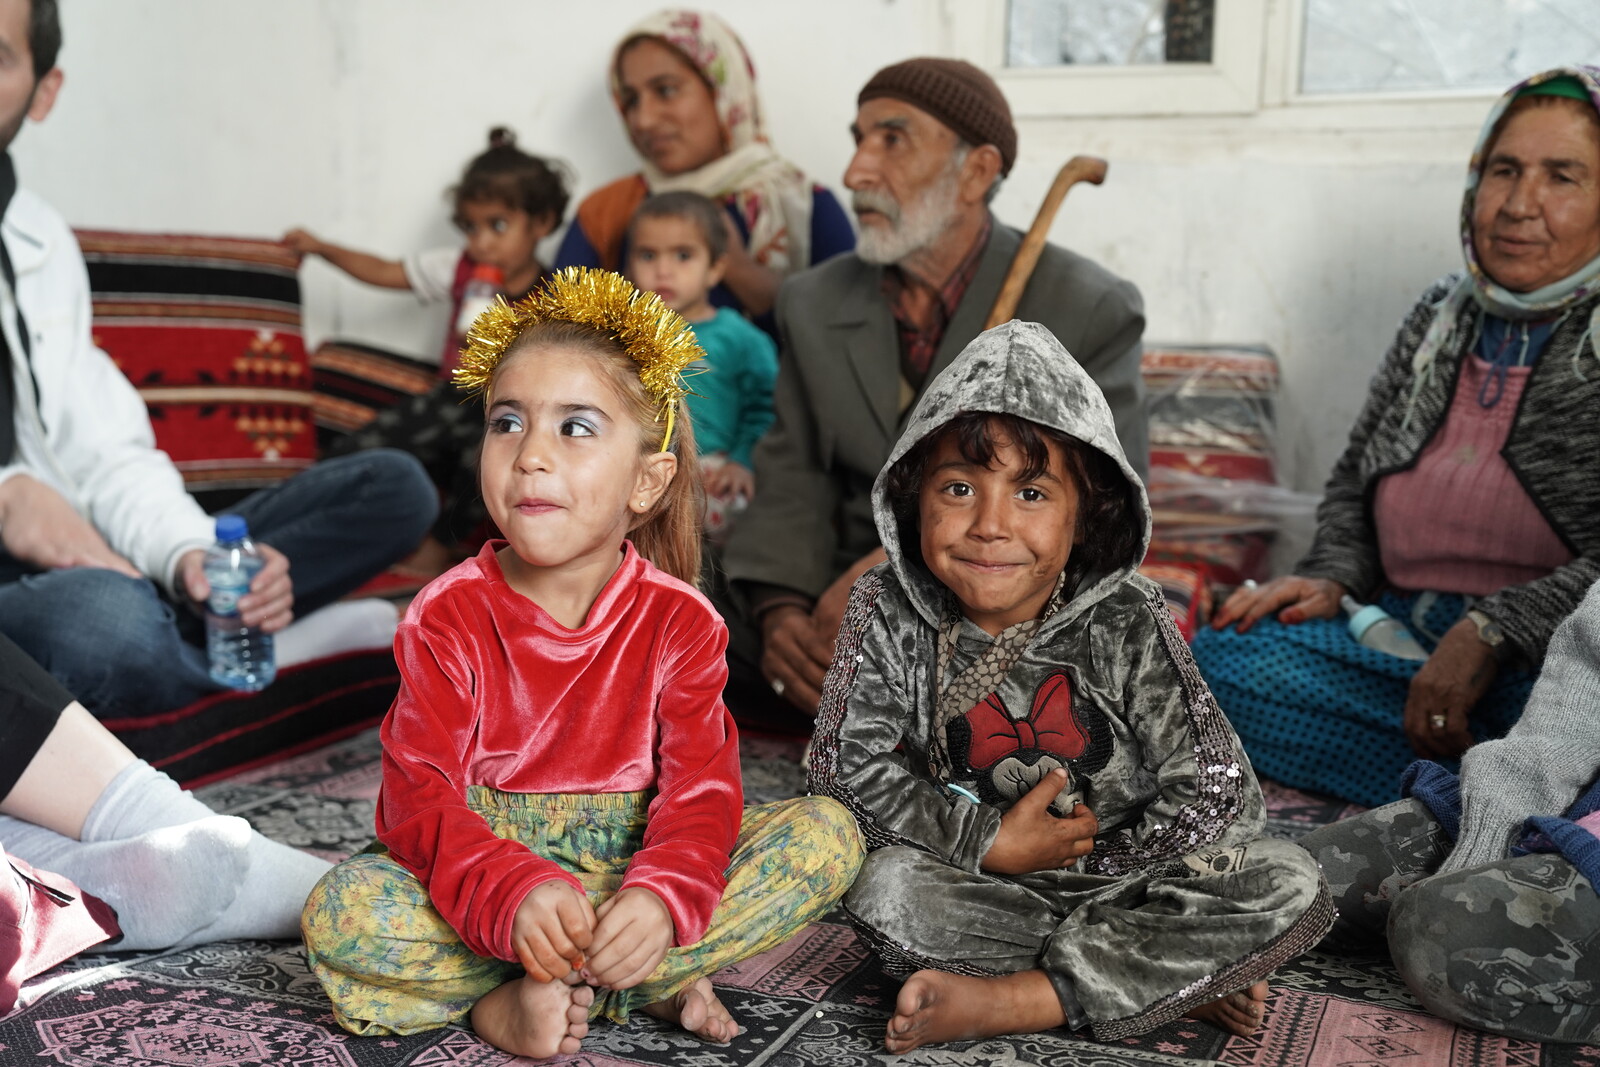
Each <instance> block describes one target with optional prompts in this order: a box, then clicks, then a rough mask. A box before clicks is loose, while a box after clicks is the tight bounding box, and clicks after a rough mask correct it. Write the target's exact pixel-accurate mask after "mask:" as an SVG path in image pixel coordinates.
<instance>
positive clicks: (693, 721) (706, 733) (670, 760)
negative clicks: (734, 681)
mask: <svg viewBox="0 0 1600 1067" xmlns="http://www.w3.org/2000/svg"><path fill="white" fill-rule="evenodd" d="M672 624H675V625H676V627H678V628H681V634H680V637H679V640H677V641H675V642H674V643H673V644H674V647H673V649H672V651H670V652H669V653H668V654H667V655H666V656H664V657H663V662H662V663H661V665H660V668H659V669H660V671H661V684H660V687H659V689H658V692H659V696H658V698H657V703H656V726H657V730H658V740H657V743H656V766H657V779H656V790H657V792H656V797H655V799H654V800H652V801H651V802H650V813H649V823H648V825H647V826H646V828H645V832H644V847H643V848H641V849H640V850H639V851H638V852H635V853H634V854H633V859H632V861H630V862H629V864H628V873H627V875H626V876H625V877H624V878H623V880H622V888H624V889H627V888H629V887H632V886H643V887H645V888H647V889H649V890H651V891H652V892H654V893H655V894H656V895H657V896H659V897H660V898H661V899H662V901H663V902H665V904H666V905H667V911H668V912H669V913H670V914H671V915H672V924H673V930H674V940H675V943H676V944H677V945H680V946H682V945H692V944H694V943H695V942H696V941H699V940H700V939H701V938H702V937H704V936H705V933H706V927H707V926H709V925H710V924H711V913H712V911H713V910H715V908H716V906H717V904H718V902H719V901H721V899H722V890H723V888H724V887H725V886H726V885H727V878H726V872H727V869H728V856H729V853H730V852H732V850H733V842H734V839H735V838H736V837H737V836H738V833H739V819H740V816H741V815H742V814H743V811H744V795H743V788H742V785H741V783H740V779H739V739H738V734H737V733H736V732H735V730H734V725H733V717H732V716H731V715H729V714H728V709H727V708H726V707H725V706H723V703H722V687H723V683H725V682H726V681H727V678H728V665H727V660H726V659H725V658H724V652H725V651H726V649H727V647H728V628H727V627H726V626H725V625H723V622H722V620H721V619H719V618H717V617H716V615H715V614H713V613H711V612H710V611H705V612H704V613H703V614H702V613H700V612H698V611H695V612H681V613H679V615H678V617H677V618H676V619H674V620H673V622H672Z"/></svg>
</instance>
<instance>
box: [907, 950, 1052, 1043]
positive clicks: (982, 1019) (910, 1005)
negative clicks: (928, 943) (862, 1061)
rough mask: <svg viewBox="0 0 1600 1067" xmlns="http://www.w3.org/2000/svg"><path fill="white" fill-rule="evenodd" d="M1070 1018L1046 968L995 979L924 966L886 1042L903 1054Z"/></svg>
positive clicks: (1046, 1027)
mask: <svg viewBox="0 0 1600 1067" xmlns="http://www.w3.org/2000/svg"><path fill="white" fill-rule="evenodd" d="M1066 1021H1067V1018H1066V1015H1065V1013H1063V1012H1062V1010H1061V999H1060V998H1059V997H1057V996H1056V988H1055V986H1053V985H1051V984H1050V979H1049V977H1048V976H1047V975H1046V974H1045V973H1044V972H1043V971H1019V972H1018V973H1016V974H1006V975H1000V976H998V977H995V978H968V977H966V976H964V975H959V974H946V973H945V972H944V971H918V972H917V973H916V974H913V975H912V976H911V977H910V978H907V979H906V984H905V985H903V986H901V987H900V994H899V995H898V996H897V997H895V1000H894V1015H893V1016H892V1017H890V1019H889V1026H888V1028H887V1030H886V1031H885V1033H884V1039H883V1044H884V1047H886V1048H887V1049H888V1050H889V1051H890V1052H893V1053H896V1054H899V1053H902V1052H910V1051H911V1050H912V1049H914V1048H919V1047H921V1046H922V1045H932V1044H937V1043H939V1042H941V1041H969V1040H972V1039H974V1038H980V1037H994V1036H996V1035H997V1034H1032V1033H1037V1032H1038V1031H1040V1030H1049V1029H1050V1028H1051V1027H1055V1026H1060V1025H1062V1024H1063V1023H1065V1022H1066Z"/></svg>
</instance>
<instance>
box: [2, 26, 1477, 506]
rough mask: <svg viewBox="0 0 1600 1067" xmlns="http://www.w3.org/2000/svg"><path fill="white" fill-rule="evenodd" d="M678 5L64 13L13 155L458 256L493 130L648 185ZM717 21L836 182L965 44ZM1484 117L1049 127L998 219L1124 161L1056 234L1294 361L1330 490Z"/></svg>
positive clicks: (94, 194) (1200, 318) (107, 193)
mask: <svg viewBox="0 0 1600 1067" xmlns="http://www.w3.org/2000/svg"><path fill="white" fill-rule="evenodd" d="M950 2H955V0H950ZM656 6H657V5H656V3H655V2H653V0H590V2H588V3H580V4H574V3H570V2H561V3H556V2H552V0H463V2H460V3H451V4H445V3H441V2H437V0H64V7H65V9H66V10H65V31H66V39H67V43H66V48H65V50H64V52H63V55H62V61H61V62H62V66H63V67H64V69H65V70H66V72H67V82H66V87H65V89H64V91H63V94H62V97H61V100H60V103H59V105H58V107H57V110H56V113H55V114H54V115H53V116H52V117H51V118H50V119H49V121H48V123H47V124H46V125H44V126H43V127H41V128H39V129H31V130H28V131H26V132H25V133H24V134H23V135H22V137H21V138H20V140H19V142H18V144H17V146H16V148H15V150H14V151H15V155H16V157H17V160H18V167H19V170H20V172H21V174H22V178H23V181H24V182H26V183H27V184H29V185H30V186H32V187H34V188H36V189H38V190H40V191H41V192H43V193H45V195H47V196H48V197H49V198H50V199H51V200H52V201H53V202H54V203H55V204H56V205H57V206H58V207H60V209H61V210H62V211H63V213H65V214H66V216H67V218H68V219H69V220H70V221H71V222H73V223H74V224H76V225H84V226H109V227H125V228H131V229H145V230H155V229H170V230H186V231H198V232H210V233H235V234H249V235H276V234H278V233H280V232H282V231H283V230H284V229H286V228H288V227H289V226H292V225H296V224H304V225H307V226H309V227H311V228H313V229H316V230H318V231H320V232H321V233H323V234H324V235H325V236H327V237H329V238H331V239H334V240H338V241H341V242H344V243H347V244H351V245H354V246H357V247H362V248H367V249H370V250H373V251H377V252H381V253H388V254H399V253H401V252H403V251H405V250H407V249H411V248H417V247H424V246H427V245H431V244H436V243H443V242H449V241H451V240H453V234H452V232H451V230H450V228H449V226H448V223H447V216H448V207H447V205H446V202H445V200H444V198H443V190H444V189H445V188H446V187H447V186H448V185H450V184H451V182H452V181H453V180H454V179H455V177H456V176H457V174H458V173H459V170H460V168H461V166H462V164H463V163H464V162H465V161H466V160H467V159H468V158H469V157H470V156H471V155H473V154H474V153H475V152H476V151H478V150H479V149H480V147H481V146H482V143H483V137H484V134H485V133H486V131H487V130H488V128H489V127H490V126H492V125H496V124H506V125H510V126H512V127H513V128H515V129H516V130H517V132H518V134H519V135H520V138H521V143H522V144H523V145H524V146H525V147H528V148H530V149H532V150H535V151H545V152H549V153H551V154H554V155H558V156H560V157H562V158H564V159H566V160H567V161H568V162H569V163H570V164H572V166H573V167H574V168H575V169H576V171H577V173H578V175H579V181H578V189H577V191H578V192H579V193H580V194H581V193H582V192H584V191H586V190H588V189H591V188H593V187H594V186H596V185H599V184H602V183H604V182H605V181H608V180H610V179H611V178H613V177H616V176H618V175H620V174H623V173H626V172H628V171H630V170H631V169H633V167H634V165H635V161H634V157H633V155H632V152H631V150H630V149H629V148H628V145H627V143H626V141H625V139H624V137H623V134H622V130H621V126H620V123H619V122H618V120H617V118H616V116H615V114H614V112H613V111H612V109H611V107H610V104H609V101H608V99H607V97H606V93H605V84H604V67H605V63H606V59H607V56H608V54H609V51H610V48H611V46H612V44H613V42H614V40H615V38H616V37H617V35H618V34H619V33H620V31H621V30H622V29H624V28H625V27H626V26H627V25H628V24H630V23H631V22H632V21H633V20H634V19H635V18H637V17H639V16H641V15H643V14H645V13H647V12H648V11H650V10H652V9H654V8H655V7H656ZM707 6H709V7H710V8H712V9H713V10H716V11H719V12H720V13H722V14H723V15H724V16H725V17H727V19H728V20H729V21H730V22H731V23H732V24H733V25H734V26H735V27H736V28H737V29H738V30H739V32H740V33H741V34H742V35H743V36H744V38H745V41H746V43H747V44H748V46H749V47H750V49H751V51H752V53H753V55H754V57H755V61H756V65H757V70H758V74H759V76H760V84H761V85H762V86H763V90H764V99H765V102H766V106H767V110H768V116H769V125H770V128H771V130H772V132H773V136H774V140H775V142H776V143H777V145H778V147H779V148H780V150H782V151H783V152H784V153H785V154H786V155H788V156H789V157H790V158H792V159H793V160H794V161H795V162H796V163H798V164H799V165H800V166H801V167H802V168H804V169H805V170H806V171H808V172H809V173H811V174H812V175H814V176H815V177H817V178H818V179H819V180H822V181H824V182H825V183H827V184H829V185H831V186H833V187H834V188H835V189H837V188H838V180H839V175H840V174H841V173H842V171H843V169H844V166H845V163H846V162H847V161H848V158H849V153H850V142H849V138H848V136H847V134H846V132H845V128H846V126H847V124H848V123H849V121H850V119H851V117H852V115H853V112H854V96H855V92H856V90H857V88H859V86H860V85H861V84H862V82H864V81H865V79H866V78H867V77H868V76H869V75H870V74H871V72H872V71H873V70H875V69H877V68H878V67H879V66H882V65H884V64H886V63H888V62H892V61H894V60H896V59H899V58H903V57H905V56H908V55H911V54H916V53H925V52H937V51H953V50H955V46H954V45H953V44H952V42H951V41H949V40H948V31H947V30H946V29H945V26H946V23H945V21H944V18H943V16H944V15H945V14H948V9H947V8H944V7H942V6H941V4H940V3H939V2H938V0H808V2H806V3H803V4H802V3H772V2H769V0H709V2H708V5H707ZM1486 107H1487V98H1481V97H1480V98H1473V99H1469V100H1468V101H1467V102H1466V103H1465V104H1462V105H1459V106H1455V107H1445V108H1443V109H1433V110H1429V109H1427V108H1422V109H1417V110H1416V111H1415V113H1413V111H1412V110H1411V109H1409V108H1407V107H1405V106H1399V105H1390V106H1389V108H1388V109H1379V114H1378V117H1377V118H1376V119H1374V118H1373V116H1372V114H1369V110H1370V109H1369V110H1363V109H1361V108H1338V107H1334V108H1323V109H1318V108H1315V107H1309V108H1308V107H1299V108H1277V109H1272V110H1269V111H1267V112H1263V113H1261V114H1259V115H1255V116H1241V117H1199V118H1146V119H1125V118H1124V119H1070V120H1069V119H1032V120H1027V121H1025V122H1023V123H1022V124H1021V130H1020V133H1021V145H1022V160H1021V162H1020V163H1019V166H1018V168H1017V171H1016V173H1015V174H1014V175H1013V177H1012V180H1011V181H1010V182H1008V183H1007V185H1006V186H1005V188H1004V189H1003V190H1002V193H1001V196H1000V198H999V200H998V202H997V212H998V213H999V215H1000V216H1001V217H1002V218H1003V219H1006V220H1007V221H1010V222H1011V223H1013V224H1015V225H1020V226H1025V225H1026V224H1027V222H1028V221H1029V220H1030V219H1031V218H1032V215H1033V212H1034V210H1035V207H1036V206H1037V203H1038V200H1039V198H1040V196H1041V195H1042V193H1043V190H1044V189H1045V188H1046V186H1047V185H1048V184H1049V181H1050V179H1051V178H1052V177H1053V175H1054V173H1055V171H1056V169H1057V168H1058V167H1059V166H1060V164H1061V163H1062V162H1063V161H1064V160H1065V159H1066V158H1067V157H1068V156H1070V155H1072V154H1073V153H1075V152H1082V151H1090V152H1094V153H1097V154H1100V155H1104V156H1106V157H1107V158H1108V159H1110V160H1111V177H1110V179H1109V181H1108V182H1107V184H1106V185H1105V186H1103V187H1101V188H1098V189H1095V188H1090V187H1081V188H1079V189H1077V190H1076V191H1074V192H1073V194H1072V196H1071V197H1069V199H1068V201H1067V204H1066V206H1065V208H1064V209H1063V210H1062V213H1061V215H1060V217H1059V218H1058V220H1057V223H1056V227H1055V230H1054V236H1055V238H1056V239H1057V240H1058V241H1060V242H1062V243H1064V244H1067V245H1070V246H1072V247H1074V248H1076V249H1078V250H1080V251H1083V252H1085V253H1086V254H1088V255H1090V256H1093V257H1095V258H1097V259H1099V260H1100V261H1102V262H1103V263H1105V264H1106V265H1107V266H1109V267H1111V268H1112V269H1113V270H1116V271H1118V272H1120V273H1122V274H1124V275H1126V276H1127V277H1129V278H1131V279H1133V280H1134V281H1135V282H1137V283H1138V284H1139V286H1140V287H1141V289H1142V290H1143V291H1144V294H1145V301H1146V305H1147V310H1148V314H1149V323H1150V325H1149V331H1148V334H1147V336H1149V337H1150V338H1153V339H1158V340H1179V341H1212V342H1221V341H1264V342H1266V343H1267V344H1269V345H1271V346H1272V348H1273V349H1274V350H1275V351H1276V352H1277V353H1278V354H1279V356H1280V358H1281V359H1282V361H1283V369H1284V384H1285V396H1284V405H1283V424H1284V438H1285V440H1284V448H1283V455H1284V460H1285V468H1286V473H1287V474H1288V475H1289V476H1290V478H1291V479H1292V481H1293V482H1294V483H1295V484H1296V485H1297V486H1299V487H1301V488H1305V489H1316V488H1319V487H1320V484H1321V482H1322V479H1323V478H1324V477H1325V475H1326V472H1327V470H1328V468H1329V467H1330V466H1331V464H1332V462H1333V460H1334V458H1335V457H1336V456H1337V454H1338V451H1339V449H1340V447H1341V446H1342V442H1343V438H1344V435H1345V433H1346V431H1347V429H1348V426H1349V424H1350V422H1351V421H1352V419H1353V418H1354V416H1355V412H1356V410H1357V407H1358V406H1359V403H1360V400H1361V397H1362V396H1363V393H1364V390H1365V386H1366V382H1367V379H1368V377H1369V376H1370V374H1371V372H1372V369H1373V368H1374V366H1375V365H1376V362H1377V360H1378V358H1379V356H1380V355H1381V354H1382V352H1383V350H1384V348H1385V346H1386V345H1387V343H1388V340H1389V337H1390V336H1391V335H1392V333H1393V330H1394V327H1395V324H1396V323H1397V321H1398V319H1399V317H1400V316H1401V314H1402V313H1403V312H1404V310H1405V309H1406V308H1407V307H1408V306H1409V305H1410V303H1411V302H1412V300H1414V298H1415V297H1416V295H1417V293H1418V292H1419V291H1420V290H1421V289H1422V288H1423V286H1424V285H1426V284H1427V282H1428V281H1429V280H1431V279H1432V278H1434V277H1436V276H1437V275H1439V274H1441V273H1443V272H1444V271H1446V270H1450V269H1453V268H1454V267H1455V266H1456V265H1457V264H1458V262H1459V254H1458V251H1457V247H1456V239H1455V234H1454V230H1455V221H1454V220H1455V213H1456V207H1457V203H1458V198H1459V188H1460V177H1461V174H1462V171H1463V168H1464V164H1465V157H1466V154H1467V151H1468V150H1469V148H1470V145H1471V142H1472V138H1473V134H1474V132H1475V127H1476V118H1475V116H1476V115H1480V114H1481V113H1482V112H1483V110H1485V109H1486ZM549 251H553V247H552V248H551V249H550V250H549ZM302 280H303V282H304V287H305V299H306V329H307V335H308V341H310V342H311V343H313V344H314V343H315V342H316V341H317V340H319V339H320V338H322V337H324V336H327V335H330V334H338V335H342V336H347V337H355V338H361V339H366V340H370V341H373V342H375V343H378V344H384V345H388V346H390V347H394V348H399V349H403V350H407V351H410V352H414V353H432V352H433V351H435V349H436V346H437V340H438V337H439V336H440V332H441V331H442V329H443V323H442V312H440V311H438V310H437V309H422V308H419V307H418V306H417V305H416V304H415V302H414V301H413V300H412V299H411V298H410V297H409V296H408V295H406V294H387V293H376V292H374V291H372V290H368V289H365V288H364V287H361V286H359V285H358V284H356V283H354V282H351V281H349V280H348V279H345V278H343V277H342V276H339V275H337V274H336V273H335V272H333V271H332V270H330V269H329V268H327V267H326V266H325V265H323V264H321V263H309V264H308V265H307V266H306V268H305V269H304V272H303V275H302Z"/></svg>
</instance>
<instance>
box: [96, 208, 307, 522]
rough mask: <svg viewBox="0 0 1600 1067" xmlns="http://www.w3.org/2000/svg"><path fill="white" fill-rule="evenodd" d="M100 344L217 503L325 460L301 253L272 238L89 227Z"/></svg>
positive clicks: (211, 504)
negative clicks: (319, 447)
mask: <svg viewBox="0 0 1600 1067" xmlns="http://www.w3.org/2000/svg"><path fill="white" fill-rule="evenodd" d="M78 241H79V243H80V244H81V245H82V246H83V258H84V260H85V262H86V263H87V264H88V267H89V286H90V289H91V290H92V293H93V300H94V336H95V343H96V344H98V345H99V346H100V347H101V348H102V349H104V350H105V351H106V352H107V353H108V354H110V356H111V358H112V359H113V360H114V361H115V362H116V364H117V365H118V366H119V367H121V368H122V371H123V373H124V374H126V375H127V376H128V378H129V379H130V380H131V381H132V382H133V384H134V385H135V386H137V387H138V389H139V392H140V394H141V395H142V396H143V397H144V400H145V403H146V404H147V405H148V406H149V408H150V421H151V424H152V425H153V426H154V427H155V432H156V441H157V443H158V444H159V445H160V447H161V448H162V449H163V450H165V451H166V452H167V454H168V455H170V456H171V457H172V459H173V462H174V463H176V464H177V466H178V469H179V470H180V471H181V472H182V473H183V477H184V482H185V483H186V484H187V485H188V487H189V491H190V492H192V493H194V495H195V496H196V497H197V498H198V499H199V500H200V503H201V505H202V506H204V507H206V508H207V510H211V511H215V510H219V509H220V508H222V507H224V506H226V505H227V504H229V503H231V502H232V501H234V500H236V499H238V498H240V497H242V496H244V495H245V494H247V493H249V492H251V491H253V490H256V489H260V488H263V487H265V486H269V485H274V484H276V483H278V482H280V481H282V480H283V479H285V478H288V477H290V476H291V475H293V474H295V473H297V472H299V471H301V470H304V469H305V468H306V467H309V466H310V465H311V464H312V462H313V461H314V460H315V459H316V436H315V433H314V430H313V425H312V420H311V371H310V367H309V366H308V364H307V360H306V353H305V346H304V344H303V343H302V341H301V339H300V282H299V279H298V277H297V275H296V261H295V257H294V254H293V253H291V252H290V251H289V250H288V249H286V248H284V247H283V246H282V245H281V244H278V243H277V242H274V241H260V240H245V239H240V238H231V237H199V236H192V235H183V234H145V233H126V232H114V231H102V230H80V231H79V232H78Z"/></svg>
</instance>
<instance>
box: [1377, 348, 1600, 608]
mask: <svg viewBox="0 0 1600 1067" xmlns="http://www.w3.org/2000/svg"><path fill="white" fill-rule="evenodd" d="M1531 369H1532V368H1530V367H1512V368H1510V369H1509V370H1508V371H1507V372H1506V381H1505V391H1504V393H1503V394H1502V395H1501V397H1500V400H1499V403H1497V404H1495V405H1494V406H1493V407H1488V408H1486V407H1484V406H1483V405H1482V404H1480V403H1479V402H1478V390H1479V387H1480V386H1481V385H1482V384H1483V381H1484V379H1485V378H1486V377H1487V376H1488V374H1489V372H1490V365H1489V363H1487V362H1486V361H1485V360H1483V359H1482V358H1480V357H1478V356H1476V355H1473V356H1469V357H1468V358H1467V360H1466V361H1465V362H1464V363H1463V364H1462V367H1461V378H1460V380H1459V381H1458V382H1457V383H1456V393H1455V397H1454V399H1453V400H1452V402H1451V405H1450V413H1449V414H1448V415H1447V416H1446V417H1445V421H1444V425H1443V426H1441V427H1439V431H1438V433H1436V434H1435V435H1434V438H1433V440H1432V441H1430V442H1428V445H1427V447H1426V448H1424V449H1423V451H1422V455H1421V456H1419V457H1418V458H1417V462H1416V465H1415V466H1413V467H1412V468H1411V469H1410V470H1405V471H1401V472H1399V473H1397V474H1390V475H1387V476H1386V477H1384V478H1383V479H1382V480H1381V481H1379V482H1378V490H1377V493H1376V495H1375V497H1374V499H1373V507H1372V511H1373V523H1374V525H1375V526H1376V527H1377V533H1378V550H1379V552H1380V554H1381V555H1382V558H1383V569H1384V572H1385V573H1386V574H1387V575H1388V578H1389V581H1390V582H1391V583H1392V584H1393V585H1396V586H1398V587H1399V588H1401V589H1434V590H1437V591H1439V592H1441V593H1470V594H1472V595H1473V596H1488V595H1489V594H1490V593H1494V592H1497V591H1498V590H1500V589H1504V588H1505V587H1506V586H1508V585H1521V584H1523V583H1525V582H1530V581H1533V580H1534V579H1535V578H1542V577H1544V576H1545V575H1547V574H1549V573H1550V572H1551V571H1553V570H1555V569H1556V568H1557V567H1559V566H1561V565H1562V564H1564V563H1568V562H1570V561H1571V560H1572V553H1571V551H1569V550H1568V548H1567V546H1566V545H1565V544H1563V543H1562V541H1561V538H1560V537H1558V536H1556V532H1555V531H1554V530H1553V529H1551V527H1550V524H1549V523H1548V522H1546V521H1545V518H1544V516H1543V515H1541V514H1539V509H1538V508H1537V507H1536V506H1534V503H1533V500H1532V499H1531V498H1530V497H1529V496H1528V494H1527V491H1526V490H1524V489H1523V488H1522V483H1521V482H1519V481H1517V476H1516V474H1514V473H1513V472H1512V470H1511V466H1510V465H1509V464H1508V463H1506V460H1505V457H1504V456H1502V455H1501V454H1500V450H1501V449H1503V448H1504V447H1505V443H1506V438H1507V437H1508V436H1509V435H1510V433H1511V424H1512V422H1513V421H1514V420H1515V419H1516V414H1517V407H1518V404H1519V403H1520V401H1521V399H1522V390H1523V388H1524V387H1525V386H1526V385H1527V384H1528V374H1529V372H1530V370H1531ZM1490 390H1491V392H1492V390H1493V386H1492V385H1491V386H1490Z"/></svg>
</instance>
